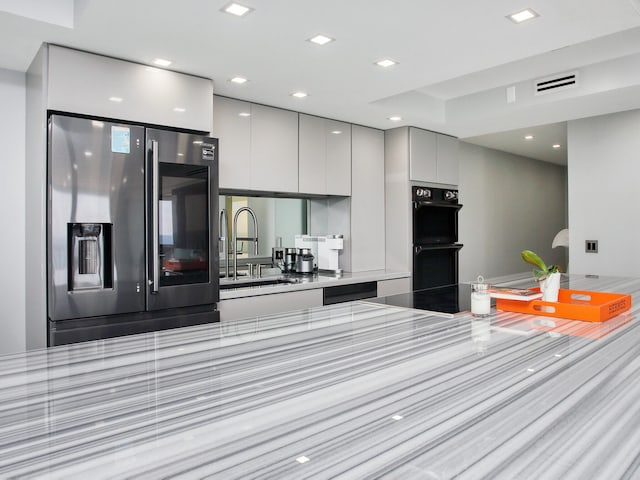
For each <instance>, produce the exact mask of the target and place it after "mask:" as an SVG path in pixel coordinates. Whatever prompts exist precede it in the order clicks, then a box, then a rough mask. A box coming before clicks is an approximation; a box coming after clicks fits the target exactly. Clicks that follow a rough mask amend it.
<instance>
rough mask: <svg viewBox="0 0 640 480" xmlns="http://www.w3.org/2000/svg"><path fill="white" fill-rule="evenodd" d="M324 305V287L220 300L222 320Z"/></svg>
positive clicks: (219, 307) (226, 320)
mask: <svg viewBox="0 0 640 480" xmlns="http://www.w3.org/2000/svg"><path fill="white" fill-rule="evenodd" d="M319 306H322V288H314V289H312V290H299V291H296V292H286V293H276V294H273V295H257V296H255V297H241V298H230V299H227V300H220V302H219V303H218V310H219V311H220V321H221V322H228V321H231V320H239V319H241V318H250V317H257V316H260V317H262V316H265V315H271V314H274V313H283V312H288V311H291V310H300V309H303V308H311V307H319Z"/></svg>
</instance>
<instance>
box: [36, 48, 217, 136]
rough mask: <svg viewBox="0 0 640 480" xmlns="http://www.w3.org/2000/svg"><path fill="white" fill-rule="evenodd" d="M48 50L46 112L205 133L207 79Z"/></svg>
mask: <svg viewBox="0 0 640 480" xmlns="http://www.w3.org/2000/svg"><path fill="white" fill-rule="evenodd" d="M48 48H49V66H48V88H47V108H48V109H50V110H60V111H64V112H70V113H79V114H84V115H94V116H100V117H107V118H114V119H118V120H126V121H134V122H142V123H150V124H155V125H167V126H172V127H177V128H184V129H190V130H198V131H203V132H207V133H208V132H210V131H211V118H212V108H213V106H212V104H213V102H212V97H213V82H212V81H211V80H209V79H205V78H201V77H195V76H191V75H185V74H183V73H177V72H172V71H169V70H165V69H162V68H155V67H150V66H146V65H140V64H138V63H131V62H127V61H124V60H118V59H115V58H110V57H103V56H101V55H95V54H92V53H86V52H81V51H78V50H72V49H68V48H64V47H58V46H55V45H50V46H49V47H48Z"/></svg>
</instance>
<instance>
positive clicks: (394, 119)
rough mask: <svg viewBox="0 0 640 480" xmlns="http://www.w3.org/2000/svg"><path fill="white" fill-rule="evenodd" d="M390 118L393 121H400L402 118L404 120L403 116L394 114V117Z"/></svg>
mask: <svg viewBox="0 0 640 480" xmlns="http://www.w3.org/2000/svg"><path fill="white" fill-rule="evenodd" d="M389 120H391V121H392V122H399V121H400V120H402V117H398V116H397V115H394V116H393V117H389Z"/></svg>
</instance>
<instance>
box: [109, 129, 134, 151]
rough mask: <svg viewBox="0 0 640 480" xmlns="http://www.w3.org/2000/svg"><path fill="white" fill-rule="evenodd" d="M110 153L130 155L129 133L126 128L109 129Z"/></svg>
mask: <svg viewBox="0 0 640 480" xmlns="http://www.w3.org/2000/svg"><path fill="white" fill-rule="evenodd" d="M111 151H112V152H113V153H131V132H130V131H129V128H128V127H115V126H114V127H111Z"/></svg>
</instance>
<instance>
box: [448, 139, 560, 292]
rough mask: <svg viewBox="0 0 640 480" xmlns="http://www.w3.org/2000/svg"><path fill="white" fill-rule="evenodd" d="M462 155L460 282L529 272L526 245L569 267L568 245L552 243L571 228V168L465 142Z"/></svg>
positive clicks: (543, 255)
mask: <svg viewBox="0 0 640 480" xmlns="http://www.w3.org/2000/svg"><path fill="white" fill-rule="evenodd" d="M459 158H460V184H459V189H460V202H461V203H462V204H463V205H464V207H463V208H462V210H460V214H459V235H458V238H459V241H460V243H463V244H464V248H462V250H461V251H460V281H462V282H468V281H471V280H473V279H475V278H476V277H477V276H478V275H484V276H485V277H495V276H500V275H508V274H512V273H518V272H525V271H529V270H530V269H531V268H532V267H529V265H528V264H526V263H524V262H523V261H522V260H521V258H520V252H521V251H522V250H524V249H528V250H533V251H534V252H536V253H538V254H539V255H540V256H541V257H542V258H543V260H544V261H545V262H546V263H547V264H559V265H561V267H562V270H563V271H564V270H565V268H566V259H567V252H566V249H565V248H564V247H557V248H555V249H552V248H551V242H552V241H553V238H554V237H555V235H556V233H558V231H560V230H561V229H563V228H566V227H567V169H566V168H565V167H563V166H558V165H554V164H551V163H546V162H540V161H537V160H533V159H530V158H525V157H520V156H517V155H512V154H509V153H505V152H501V151H498V150H492V149H489V148H485V147H480V146H477V145H472V144H469V143H466V142H460V152H459ZM572 268H573V265H572Z"/></svg>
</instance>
